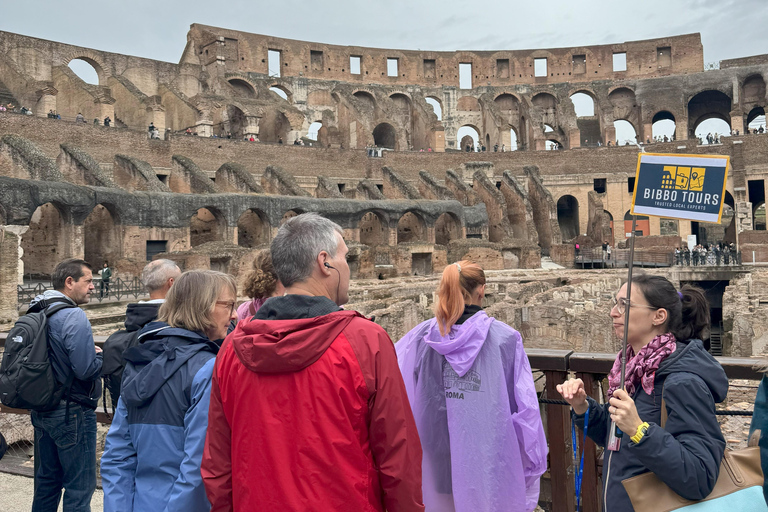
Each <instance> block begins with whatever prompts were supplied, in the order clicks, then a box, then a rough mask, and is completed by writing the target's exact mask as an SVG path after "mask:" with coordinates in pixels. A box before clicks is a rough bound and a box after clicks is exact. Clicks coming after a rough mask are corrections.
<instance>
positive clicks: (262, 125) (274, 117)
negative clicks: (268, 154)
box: [259, 109, 291, 143]
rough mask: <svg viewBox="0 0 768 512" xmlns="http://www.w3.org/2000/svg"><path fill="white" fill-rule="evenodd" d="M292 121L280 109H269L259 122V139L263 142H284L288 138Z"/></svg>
mask: <svg viewBox="0 0 768 512" xmlns="http://www.w3.org/2000/svg"><path fill="white" fill-rule="evenodd" d="M289 131H291V123H290V121H288V117H286V115H285V114H283V113H282V112H280V111H279V110H275V109H269V110H266V111H265V112H264V117H262V118H261V121H260V122H259V140H260V141H262V142H281V141H282V142H283V143H286V141H287V139H288V132H289Z"/></svg>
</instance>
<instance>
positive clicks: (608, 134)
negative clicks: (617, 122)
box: [603, 124, 616, 146]
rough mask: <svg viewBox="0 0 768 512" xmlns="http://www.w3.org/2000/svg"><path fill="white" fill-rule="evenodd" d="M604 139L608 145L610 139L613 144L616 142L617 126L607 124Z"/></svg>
mask: <svg viewBox="0 0 768 512" xmlns="http://www.w3.org/2000/svg"><path fill="white" fill-rule="evenodd" d="M603 140H604V141H605V144H606V146H607V145H608V141H611V146H613V144H614V143H615V142H616V128H614V126H613V124H609V125H606V126H605V129H604V130H603Z"/></svg>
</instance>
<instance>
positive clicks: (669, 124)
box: [651, 110, 677, 140]
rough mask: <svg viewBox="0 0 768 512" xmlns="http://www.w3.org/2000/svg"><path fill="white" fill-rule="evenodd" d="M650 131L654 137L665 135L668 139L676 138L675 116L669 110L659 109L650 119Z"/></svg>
mask: <svg viewBox="0 0 768 512" xmlns="http://www.w3.org/2000/svg"><path fill="white" fill-rule="evenodd" d="M651 132H652V136H653V138H654V139H655V138H656V137H661V138H662V140H663V138H664V136H666V137H667V138H668V139H670V140H675V139H677V136H676V132H677V123H676V120H675V116H674V115H673V114H672V112H670V111H669V110H660V111H658V112H656V114H654V116H653V118H652V119H651Z"/></svg>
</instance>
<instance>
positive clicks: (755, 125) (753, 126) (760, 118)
mask: <svg viewBox="0 0 768 512" xmlns="http://www.w3.org/2000/svg"><path fill="white" fill-rule="evenodd" d="M747 127H748V128H749V131H750V132H753V133H754V132H755V131H756V130H758V131H759V130H760V128H762V129H763V131H762V132H759V133H763V132H765V128H766V126H765V114H760V115H757V116H755V118H754V119H753V120H752V121H750V122H749V125H747Z"/></svg>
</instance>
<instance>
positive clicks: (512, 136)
mask: <svg viewBox="0 0 768 512" xmlns="http://www.w3.org/2000/svg"><path fill="white" fill-rule="evenodd" d="M502 150H503V151H506V148H504V147H503V145H502ZM509 151H517V133H516V132H515V130H509Z"/></svg>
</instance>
